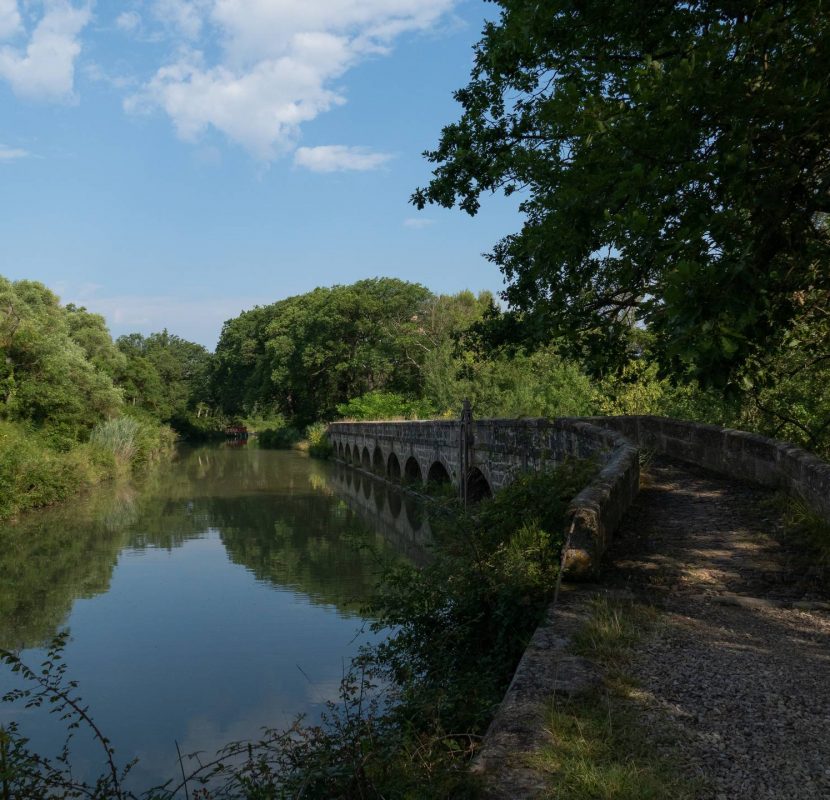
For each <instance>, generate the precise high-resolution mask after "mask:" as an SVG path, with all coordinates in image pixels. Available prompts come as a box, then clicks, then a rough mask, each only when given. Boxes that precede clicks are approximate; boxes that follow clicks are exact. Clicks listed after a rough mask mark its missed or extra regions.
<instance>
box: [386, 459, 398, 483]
mask: <svg viewBox="0 0 830 800" xmlns="http://www.w3.org/2000/svg"><path fill="white" fill-rule="evenodd" d="M386 477H387V478H389V480H390V481H399V480H400V479H401V462H400V461H398V457H397V456H396V455H395V454H394V453H390V454H389V460H388V461H387V462H386Z"/></svg>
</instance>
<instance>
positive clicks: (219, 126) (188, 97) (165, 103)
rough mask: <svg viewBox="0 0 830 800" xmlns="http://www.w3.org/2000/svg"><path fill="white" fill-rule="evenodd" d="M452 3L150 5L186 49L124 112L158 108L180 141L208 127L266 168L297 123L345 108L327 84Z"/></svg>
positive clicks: (202, 0) (195, 1)
mask: <svg viewBox="0 0 830 800" xmlns="http://www.w3.org/2000/svg"><path fill="white" fill-rule="evenodd" d="M454 2H456V0H189V1H188V0H156V3H155V6H154V9H155V11H154V13H155V14H156V15H157V16H158V17H159V18H162V19H163V20H165V21H166V22H167V23H168V24H171V25H173V26H174V27H175V28H176V29H177V30H178V31H179V33H180V35H181V36H182V37H183V39H184V40H186V42H189V43H190V44H189V49H187V50H185V51H184V52H183V54H182V55H180V56H179V57H178V58H177V59H176V60H175V61H173V63H170V64H167V65H165V66H163V67H161V68H160V69H159V70H158V71H157V72H156V74H155V75H154V76H153V77H152V78H151V79H150V80H149V81H148V82H147V83H146V84H145V86H144V89H143V91H141V92H139V93H137V94H136V95H133V96H132V97H130V98H128V99H127V101H126V103H125V107H126V108H127V109H128V110H130V111H139V110H150V109H153V108H161V109H163V110H164V111H165V112H166V113H167V114H168V115H169V116H170V118H171V120H172V121H173V124H174V126H175V128H176V131H177V133H178V134H179V136H180V137H181V138H183V139H186V140H194V139H197V138H198V137H199V136H201V135H202V134H203V133H205V132H206V131H207V130H208V129H210V128H213V129H215V130H217V131H219V132H221V133H222V134H224V135H225V136H226V137H228V138H229V139H231V140H232V141H234V142H237V143H238V144H241V145H242V146H244V147H245V148H247V149H248V150H249V151H250V152H251V153H253V154H254V155H255V156H257V157H258V158H262V159H264V160H271V159H273V158H275V157H277V156H278V155H280V154H281V153H284V152H286V151H288V150H291V149H292V148H293V147H294V146H295V144H296V142H297V139H298V137H299V130H300V126H301V124H302V123H304V122H308V121H310V120H312V119H314V118H316V117H317V116H318V115H320V114H322V113H324V112H326V111H328V110H329V109H331V108H332V107H334V106H336V105H339V104H341V103H343V102H345V98H344V96H343V94H342V90H340V89H338V87H337V86H336V85H335V81H337V80H338V79H339V78H341V77H342V76H343V75H344V74H345V72H346V71H347V70H348V69H350V68H351V67H352V66H354V65H355V64H356V63H358V62H359V61H360V60H361V59H363V58H366V57H367V56H369V55H372V54H377V53H383V52H387V51H388V49H389V48H390V47H391V46H392V44H393V42H394V39H395V38H396V37H398V36H399V35H401V34H402V33H405V32H407V31H419V30H426V29H428V28H430V27H431V26H434V25H435V24H436V23H437V22H438V21H439V20H440V19H441V18H442V17H443V16H444V15H445V14H446V13H447V12H448V11H449V10H450V9H451V8H452V5H453V3H454ZM209 33H210V34H212V35H214V36H215V41H216V42H218V44H219V45H220V48H219V49H220V56H219V57H218V58H217V59H216V60H215V62H214V63H206V58H205V52H206V47H205V46H206V45H209V44H211V43H213V42H214V38H209V37H208V34H209ZM200 37H201V38H200ZM197 40H198V42H199V43H200V44H199V47H196V46H195V45H196V43H197ZM186 42H185V41H180V42H178V45H179V46H181V45H183V44H185V43H186ZM364 155H365V154H364ZM301 158H302V157H301ZM364 168H365V167H364Z"/></svg>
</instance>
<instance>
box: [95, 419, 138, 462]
mask: <svg viewBox="0 0 830 800" xmlns="http://www.w3.org/2000/svg"><path fill="white" fill-rule="evenodd" d="M140 434H141V423H139V422H138V420H135V419H132V418H131V417H116V418H115V419H108V420H106V421H105V422H99V423H98V425H96V426H95V428H94V429H93V431H92V434H91V435H90V437H89V441H90V443H91V444H93V445H95V446H96V447H100V448H101V449H102V450H105V451H107V452H110V453H112V454H113V456H114V457H115V460H116V462H118V463H121V464H130V463H132V461H133V459H134V458H135V456H136V454H137V452H138V439H139V436H140Z"/></svg>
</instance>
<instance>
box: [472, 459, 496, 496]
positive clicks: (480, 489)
mask: <svg viewBox="0 0 830 800" xmlns="http://www.w3.org/2000/svg"><path fill="white" fill-rule="evenodd" d="M492 496H493V490H492V489H491V488H490V482H489V481H488V480H487V478H486V477H485V475H484V473H483V472H482V471H481V470H480V469H479V468H478V467H473V468H472V469H471V470H470V473H469V475H467V500H468V501H469V502H470V503H477V502H479V500H485V499H487V498H488V497H492Z"/></svg>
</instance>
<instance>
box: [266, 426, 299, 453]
mask: <svg viewBox="0 0 830 800" xmlns="http://www.w3.org/2000/svg"><path fill="white" fill-rule="evenodd" d="M301 439H302V436H301V435H300V432H299V431H298V430H297V429H296V428H294V427H293V426H291V425H284V426H283V427H281V428H266V429H265V430H263V431H260V432H259V433H258V434H257V441H258V442H259V446H260V447H267V448H269V449H273V450H287V449H289V448H291V447H294V445H296V444H297V443H298V442H299V441H300V440H301Z"/></svg>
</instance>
